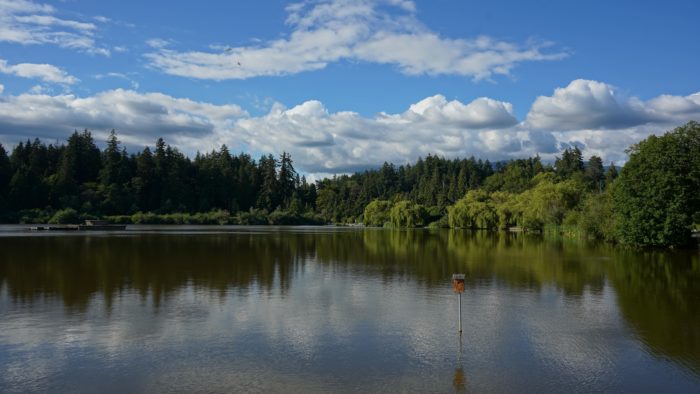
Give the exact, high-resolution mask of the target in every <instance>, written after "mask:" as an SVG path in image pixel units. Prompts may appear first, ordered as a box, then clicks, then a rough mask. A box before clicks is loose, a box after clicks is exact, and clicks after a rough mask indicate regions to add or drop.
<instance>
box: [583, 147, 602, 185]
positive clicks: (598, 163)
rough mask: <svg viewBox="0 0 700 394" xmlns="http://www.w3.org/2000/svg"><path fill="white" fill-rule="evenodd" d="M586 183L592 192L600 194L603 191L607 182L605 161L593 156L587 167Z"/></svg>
mask: <svg viewBox="0 0 700 394" xmlns="http://www.w3.org/2000/svg"><path fill="white" fill-rule="evenodd" d="M585 176H586V181H587V182H588V184H589V185H590V188H591V189H592V190H597V191H598V192H602V191H603V185H604V181H605V172H604V169H603V160H602V159H601V158H600V157H598V156H595V155H594V156H591V158H590V159H589V160H588V164H587V165H586V171H585Z"/></svg>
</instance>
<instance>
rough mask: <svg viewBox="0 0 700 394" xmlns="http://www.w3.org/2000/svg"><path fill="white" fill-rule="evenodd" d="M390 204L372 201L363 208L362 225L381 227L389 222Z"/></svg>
mask: <svg viewBox="0 0 700 394" xmlns="http://www.w3.org/2000/svg"><path fill="white" fill-rule="evenodd" d="M390 209H391V203H390V202H389V201H385V200H374V201H372V202H370V203H369V204H367V206H366V207H365V210H364V213H363V215H362V217H363V220H362V221H363V223H364V224H365V226H379V227H381V226H383V225H384V223H386V222H388V221H389V210H390Z"/></svg>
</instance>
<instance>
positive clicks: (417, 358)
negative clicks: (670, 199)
mask: <svg viewBox="0 0 700 394" xmlns="http://www.w3.org/2000/svg"><path fill="white" fill-rule="evenodd" d="M455 272H461V273H465V274H466V275H467V283H466V291H465V293H464V295H463V296H462V307H463V326H464V332H463V334H462V335H461V336H460V335H459V334H458V333H457V296H456V295H455V294H454V293H452V290H451V285H450V276H451V275H452V274H453V273H455ZM231 391H253V392H329V391H333V392H387V391H392V392H394V391H399V392H401V391H420V392H450V391H457V392H467V391H468V392H543V391H566V392H591V391H616V392H699V391H700V255H699V254H698V251H694V250H691V251H684V252H679V251H676V252H668V251H646V252H639V251H631V250H624V249H620V248H614V247H611V246H607V245H596V244H584V243H576V242H563V241H546V240H543V239H540V238H537V237H530V236H524V235H522V234H484V233H473V232H461V231H427V230H419V231H390V230H380V229H342V228H333V227H300V228H299V227H297V228H286V229H284V228H271V227H236V226H231V227H167V226H150V227H149V226H142V227H138V226H133V227H130V231H127V232H121V233H118V232H117V233H111V234H97V233H28V232H24V231H21V228H20V227H11V226H6V227H2V228H0V392H9V393H13V392H70V393H72V392H101V393H111V392H114V393H123V392H188V393H189V392H231Z"/></svg>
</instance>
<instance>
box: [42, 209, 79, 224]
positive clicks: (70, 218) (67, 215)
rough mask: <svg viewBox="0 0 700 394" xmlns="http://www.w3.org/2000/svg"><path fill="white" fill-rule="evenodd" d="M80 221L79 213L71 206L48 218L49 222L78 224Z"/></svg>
mask: <svg viewBox="0 0 700 394" xmlns="http://www.w3.org/2000/svg"><path fill="white" fill-rule="evenodd" d="M80 222H81V220H80V215H78V211H76V210H75V209H73V208H66V209H61V210H60V211H57V212H56V213H55V214H54V215H53V216H52V217H51V219H49V223H50V224H78V223H80Z"/></svg>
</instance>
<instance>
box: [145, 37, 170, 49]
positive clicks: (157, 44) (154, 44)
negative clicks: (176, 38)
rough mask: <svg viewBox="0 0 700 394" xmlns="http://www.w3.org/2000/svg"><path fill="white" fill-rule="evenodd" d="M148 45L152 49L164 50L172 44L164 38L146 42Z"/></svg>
mask: <svg viewBox="0 0 700 394" xmlns="http://www.w3.org/2000/svg"><path fill="white" fill-rule="evenodd" d="M146 45H148V46H149V47H151V48H155V49H162V48H165V47H167V46H168V45H170V42H169V41H167V40H164V39H162V38H151V39H150V40H146Z"/></svg>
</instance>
